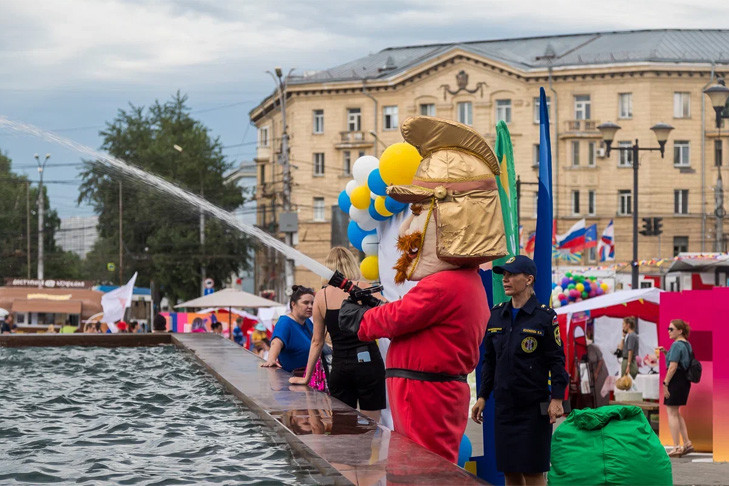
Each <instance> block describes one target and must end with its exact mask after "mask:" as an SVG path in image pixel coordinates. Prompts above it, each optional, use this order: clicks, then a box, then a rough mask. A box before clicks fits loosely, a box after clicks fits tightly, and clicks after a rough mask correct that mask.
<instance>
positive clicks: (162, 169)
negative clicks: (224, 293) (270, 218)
mask: <svg viewBox="0 0 729 486" xmlns="http://www.w3.org/2000/svg"><path fill="white" fill-rule="evenodd" d="M186 101H187V97H186V96H182V95H180V93H179V92H178V93H177V94H176V95H175V96H174V97H172V99H171V100H170V101H168V102H166V103H163V104H162V103H160V102H159V101H156V102H155V103H154V104H153V105H152V106H150V107H149V108H148V109H146V110H145V108H144V107H137V106H133V105H130V107H129V109H127V110H119V111H118V113H117V116H116V118H115V119H114V120H113V121H112V122H108V123H107V125H106V128H105V129H104V130H103V131H102V132H101V133H100V134H101V136H102V137H103V140H104V141H103V144H102V148H103V149H104V150H106V151H107V152H108V153H110V154H111V155H113V156H115V157H117V158H120V159H122V160H124V161H126V162H127V163H129V164H131V165H135V166H137V167H139V168H141V169H143V170H145V171H147V172H150V173H153V174H155V175H158V176H160V177H164V178H166V179H167V180H169V181H171V182H174V183H175V184H177V185H178V186H180V187H181V188H183V189H186V190H188V191H190V192H192V193H195V194H198V195H203V196H204V197H205V198H206V199H207V200H209V201H210V202H212V203H213V204H215V205H217V206H220V207H222V208H224V209H226V210H229V211H232V210H234V209H235V208H237V207H238V206H240V205H241V204H242V203H243V201H244V196H243V194H242V192H241V190H240V188H238V187H237V186H236V185H235V184H233V183H228V182H226V180H225V178H224V173H225V172H226V171H228V170H230V169H231V168H232V163H229V162H228V161H226V159H225V157H224V156H223V154H222V146H221V143H220V141H219V140H218V139H217V138H212V137H211V136H210V133H209V130H208V129H207V128H206V127H205V126H204V125H203V124H202V123H200V122H199V121H196V120H194V119H193V118H192V117H191V116H190V113H189V108H188V107H187V106H186ZM175 146H177V147H178V148H175ZM179 149H181V150H179ZM86 163H87V166H86V169H85V170H84V171H83V173H82V178H83V183H82V185H81V193H80V195H79V203H80V202H83V201H87V202H88V203H90V204H91V205H92V206H93V207H94V210H95V212H96V213H97V214H98V215H99V240H98V241H97V242H96V244H95V246H94V249H93V250H92V251H91V252H90V253H89V254H88V256H87V258H86V267H85V270H86V272H87V273H88V274H89V276H91V277H92V278H95V279H98V280H101V281H112V282H114V283H118V282H119V273H118V272H117V273H115V274H112V273H110V272H109V271H108V270H107V268H106V266H107V263H108V262H114V263H116V264H117V265H118V264H119V193H120V184H121V194H122V207H123V209H122V225H123V229H122V241H123V243H122V245H123V246H122V249H123V259H124V262H123V267H124V268H123V275H124V279H128V278H129V277H130V276H131V275H132V274H133V273H134V272H135V271H136V272H139V276H138V280H137V282H138V285H150V282H154V286H155V288H156V289H157V290H160V291H161V293H159V294H157V295H155V300H156V301H157V303H159V299H160V298H161V297H162V295H165V296H167V297H168V298H169V299H170V300H171V301H172V302H176V301H177V300H178V299H188V298H193V297H195V296H198V295H199V292H200V290H199V289H200V282H201V279H202V278H204V277H212V278H213V279H214V280H215V281H216V282H218V283H220V282H223V281H225V280H226V279H227V278H228V277H229V276H230V274H231V273H232V272H237V271H240V270H245V269H248V268H249V262H248V260H247V259H248V257H247V255H248V253H249V248H250V239H249V238H248V237H246V236H245V235H243V234H241V233H239V232H238V231H235V230H232V229H230V228H228V227H226V226H224V225H223V224H222V223H221V222H219V221H216V220H212V219H211V218H209V217H206V224H205V240H206V241H205V245H201V244H200V213H199V210H198V208H195V207H191V206H189V205H187V204H185V203H182V202H179V201H178V200H176V199H175V198H173V197H171V196H170V195H169V194H166V193H163V192H161V191H159V190H156V189H155V188H154V187H153V186H151V185H148V184H146V183H145V182H144V181H139V180H133V179H130V178H128V177H123V176H122V175H121V174H119V173H116V172H114V171H112V170H111V169H110V168H108V167H106V166H102V165H100V164H92V163H90V162H88V161H87V162H86ZM203 264H204V265H205V267H206V274H205V275H201V274H200V270H201V265H203ZM122 283H123V282H122Z"/></svg>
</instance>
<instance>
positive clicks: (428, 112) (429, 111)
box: [420, 103, 435, 116]
mask: <svg viewBox="0 0 729 486" xmlns="http://www.w3.org/2000/svg"><path fill="white" fill-rule="evenodd" d="M420 114H421V115H423V116H435V103H422V104H421V105H420Z"/></svg>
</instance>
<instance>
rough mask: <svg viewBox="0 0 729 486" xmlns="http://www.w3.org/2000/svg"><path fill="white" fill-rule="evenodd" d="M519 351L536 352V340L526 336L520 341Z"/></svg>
mask: <svg viewBox="0 0 729 486" xmlns="http://www.w3.org/2000/svg"><path fill="white" fill-rule="evenodd" d="M521 349H522V351H524V352H525V353H533V352H534V351H536V350H537V340H536V339H535V338H533V337H531V336H527V337H525V338H524V339H522V340H521Z"/></svg>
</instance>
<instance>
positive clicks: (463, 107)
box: [456, 101, 473, 125]
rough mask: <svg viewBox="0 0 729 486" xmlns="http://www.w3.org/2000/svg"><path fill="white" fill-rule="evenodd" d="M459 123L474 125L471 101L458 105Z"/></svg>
mask: <svg viewBox="0 0 729 486" xmlns="http://www.w3.org/2000/svg"><path fill="white" fill-rule="evenodd" d="M456 108H457V109H458V110H457V111H458V121H459V122H460V123H463V124H464V125H473V104H472V103H471V102H470V101H461V102H459V103H458V104H457V105H456Z"/></svg>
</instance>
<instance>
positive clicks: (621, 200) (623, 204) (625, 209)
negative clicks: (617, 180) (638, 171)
mask: <svg viewBox="0 0 729 486" xmlns="http://www.w3.org/2000/svg"><path fill="white" fill-rule="evenodd" d="M628 214H633V193H632V192H631V191H630V189H621V190H620V191H618V215H620V216H627V215H628Z"/></svg>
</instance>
